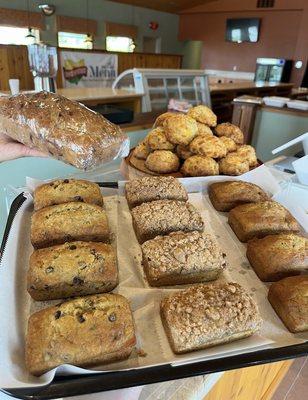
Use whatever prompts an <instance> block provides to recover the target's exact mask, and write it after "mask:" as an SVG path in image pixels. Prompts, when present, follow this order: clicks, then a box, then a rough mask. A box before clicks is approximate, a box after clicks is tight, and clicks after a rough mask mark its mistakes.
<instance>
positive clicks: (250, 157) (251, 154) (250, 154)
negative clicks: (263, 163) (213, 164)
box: [236, 144, 258, 167]
mask: <svg viewBox="0 0 308 400" xmlns="http://www.w3.org/2000/svg"><path fill="white" fill-rule="evenodd" d="M236 154H238V155H239V156H240V157H241V158H242V159H243V160H246V161H248V163H249V166H250V167H255V166H256V165H258V160H257V155H256V151H255V149H254V148H253V147H252V146H250V145H249V144H244V145H243V146H239V147H238V148H237V151H236Z"/></svg>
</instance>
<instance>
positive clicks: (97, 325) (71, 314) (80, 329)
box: [26, 294, 136, 376]
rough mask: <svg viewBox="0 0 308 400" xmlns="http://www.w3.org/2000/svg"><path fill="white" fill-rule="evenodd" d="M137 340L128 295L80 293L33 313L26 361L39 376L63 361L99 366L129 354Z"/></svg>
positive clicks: (86, 365) (30, 319)
mask: <svg viewBox="0 0 308 400" xmlns="http://www.w3.org/2000/svg"><path fill="white" fill-rule="evenodd" d="M135 343H136V338H135V331H134V323H133V317H132V312H131V310H130V306H129V302H128V300H127V299H126V298H125V297H123V296H120V295H118V294H100V295H92V296H85V297H78V298H76V299H73V300H70V301H66V302H64V303H61V304H59V305H56V306H53V307H49V308H45V309H43V310H41V311H38V312H36V313H34V314H32V315H31V316H30V318H29V321H28V332H27V338H26V365H27V368H28V370H29V371H30V373H31V374H33V375H36V376H39V375H41V374H43V373H45V372H47V371H49V370H51V369H53V368H55V367H57V366H59V365H61V364H72V365H76V366H79V367H91V366H96V365H100V364H105V363H110V362H113V361H117V360H123V359H125V358H128V357H129V355H130V353H131V351H132V349H133V347H134V345H135Z"/></svg>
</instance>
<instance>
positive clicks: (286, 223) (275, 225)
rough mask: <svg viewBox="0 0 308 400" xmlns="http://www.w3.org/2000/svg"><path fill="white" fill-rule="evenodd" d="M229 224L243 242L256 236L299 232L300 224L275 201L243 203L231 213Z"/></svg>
mask: <svg viewBox="0 0 308 400" xmlns="http://www.w3.org/2000/svg"><path fill="white" fill-rule="evenodd" d="M228 222H229V225H230V226H231V228H232V229H233V231H234V233H235V234H236V236H237V237H238V238H239V240H240V241H241V242H247V241H248V240H250V239H253V238H254V237H257V238H262V237H264V236H266V235H271V234H275V233H283V232H298V231H299V230H300V226H299V224H298V222H297V221H296V220H295V218H294V217H293V216H292V215H291V213H290V212H289V211H288V210H287V209H286V208H284V207H283V206H282V205H281V204H279V203H277V202H275V201H263V202H260V203H248V204H242V205H240V206H237V207H235V208H233V209H232V210H231V211H230V213H229V218H228Z"/></svg>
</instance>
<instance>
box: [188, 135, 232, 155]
mask: <svg viewBox="0 0 308 400" xmlns="http://www.w3.org/2000/svg"><path fill="white" fill-rule="evenodd" d="M189 149H190V151H191V152H192V153H194V154H199V155H200V156H207V157H212V158H222V157H225V156H226V154H227V149H226V146H225V145H224V144H223V142H222V141H221V140H220V139H218V138H217V137H215V136H213V137H212V136H197V137H196V138H195V139H194V140H193V141H192V142H191V143H190V145H189Z"/></svg>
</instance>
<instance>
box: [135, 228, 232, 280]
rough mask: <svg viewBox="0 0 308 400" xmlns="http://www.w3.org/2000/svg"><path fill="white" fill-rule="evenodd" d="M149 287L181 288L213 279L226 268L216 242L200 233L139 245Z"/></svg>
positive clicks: (156, 239) (177, 233)
mask: <svg viewBox="0 0 308 400" xmlns="http://www.w3.org/2000/svg"><path fill="white" fill-rule="evenodd" d="M141 248H142V255H143V267H144V270H145V273H146V276H147V279H148V282H149V284H150V285H151V286H162V285H181V284H186V283H198V282H203V281H211V280H214V279H216V278H217V277H218V276H219V274H220V273H221V272H222V271H223V269H224V268H225V266H226V261H225V257H226V254H224V253H223V252H222V251H221V249H220V248H219V246H218V244H217V242H216V240H215V239H214V238H213V237H212V236H211V235H209V234H202V233H201V232H188V233H184V232H173V233H170V234H169V235H168V236H157V237H156V238H154V239H152V240H148V241H147V242H145V243H143V245H142V246H141Z"/></svg>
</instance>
